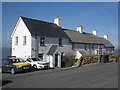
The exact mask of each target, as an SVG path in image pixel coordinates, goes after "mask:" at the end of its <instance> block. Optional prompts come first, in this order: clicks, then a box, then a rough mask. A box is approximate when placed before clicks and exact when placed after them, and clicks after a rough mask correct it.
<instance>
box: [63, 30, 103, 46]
mask: <svg viewBox="0 0 120 90" xmlns="http://www.w3.org/2000/svg"><path fill="white" fill-rule="evenodd" d="M63 30H64V31H65V33H66V34H67V35H68V37H69V38H70V40H71V41H72V42H78V43H91V44H92V43H93V44H103V43H101V42H100V40H99V38H98V37H97V36H95V35H93V34H90V33H85V32H84V33H79V32H77V31H73V30H67V29H63Z"/></svg>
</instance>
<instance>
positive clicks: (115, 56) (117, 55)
mask: <svg viewBox="0 0 120 90" xmlns="http://www.w3.org/2000/svg"><path fill="white" fill-rule="evenodd" d="M109 59H115V62H118V63H119V62H120V61H119V59H120V54H111V55H110V56H109Z"/></svg>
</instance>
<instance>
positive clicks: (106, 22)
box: [2, 2, 118, 47]
mask: <svg viewBox="0 0 120 90" xmlns="http://www.w3.org/2000/svg"><path fill="white" fill-rule="evenodd" d="M20 16H25V17H29V18H34V19H39V20H43V21H48V22H53V20H54V18H55V17H56V16H60V18H61V27H63V28H67V29H72V30H76V27H77V26H78V25H82V26H83V32H88V33H92V31H93V30H94V29H96V30H97V32H98V36H99V37H103V35H104V34H108V35H109V41H110V42H111V43H112V44H113V45H114V46H115V47H117V46H118V3H117V2H56V3H55V2H31V3H30V2H26V3H25V2H16V3H15V2H3V3H2V41H3V42H2V45H3V46H4V47H9V46H10V44H11V39H10V35H11V33H12V31H13V29H14V27H15V24H16V22H17V20H18V19H19V17H20Z"/></svg>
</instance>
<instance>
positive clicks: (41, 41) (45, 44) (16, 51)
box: [11, 17, 72, 67]
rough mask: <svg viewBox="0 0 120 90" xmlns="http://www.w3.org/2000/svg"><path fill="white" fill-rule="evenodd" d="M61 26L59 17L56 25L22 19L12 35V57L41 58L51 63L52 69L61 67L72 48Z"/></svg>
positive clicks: (56, 19)
mask: <svg viewBox="0 0 120 90" xmlns="http://www.w3.org/2000/svg"><path fill="white" fill-rule="evenodd" d="M59 24H60V23H59V17H57V18H55V22H54V23H50V22H44V21H40V20H35V19H30V18H26V17H20V18H19V20H18V22H17V24H16V26H15V28H14V30H13V32H12V35H11V37H12V56H16V57H21V58H28V57H39V58H42V59H43V60H44V61H47V62H50V67H61V60H63V59H64V55H65V54H67V52H72V46H71V45H70V44H69V39H68V37H67V35H66V34H65V32H64V31H63V30H62V29H61V27H60V26H59Z"/></svg>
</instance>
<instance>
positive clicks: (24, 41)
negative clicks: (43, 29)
mask: <svg viewBox="0 0 120 90" xmlns="http://www.w3.org/2000/svg"><path fill="white" fill-rule="evenodd" d="M23 45H26V36H23Z"/></svg>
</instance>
